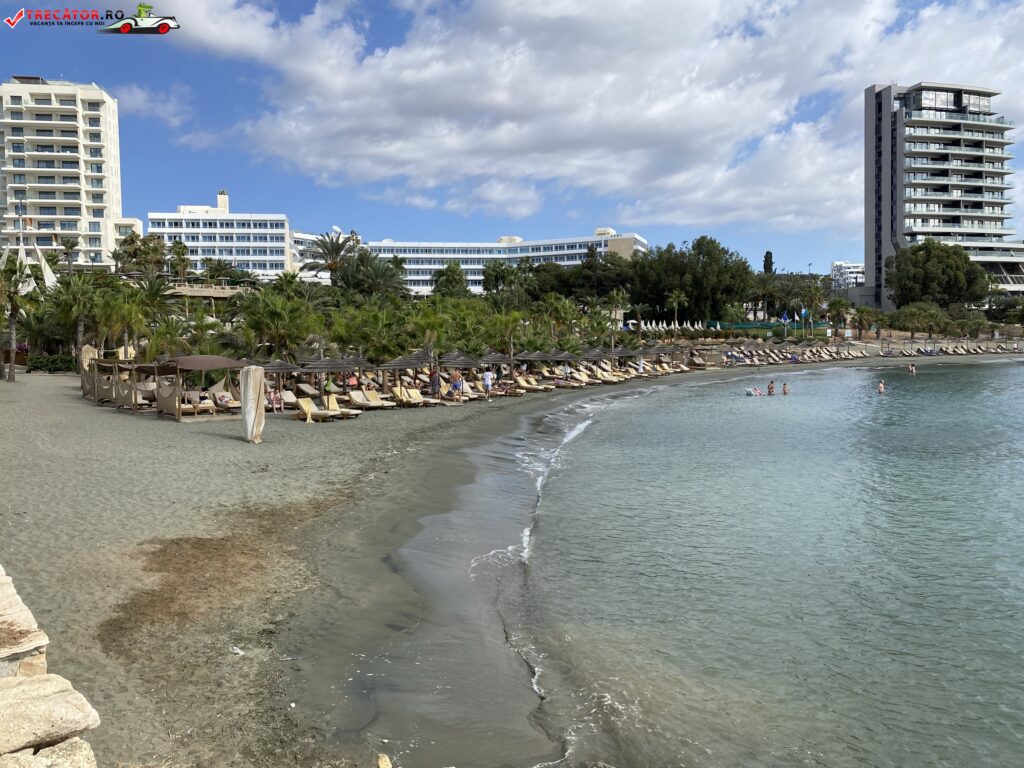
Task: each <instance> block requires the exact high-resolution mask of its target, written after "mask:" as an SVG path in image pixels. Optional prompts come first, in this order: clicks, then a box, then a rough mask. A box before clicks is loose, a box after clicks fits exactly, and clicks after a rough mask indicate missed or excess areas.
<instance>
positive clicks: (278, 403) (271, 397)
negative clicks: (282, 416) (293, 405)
mask: <svg viewBox="0 0 1024 768" xmlns="http://www.w3.org/2000/svg"><path fill="white" fill-rule="evenodd" d="M263 389H264V394H265V395H266V396H267V402H268V403H270V412H271V413H276V412H277V411H281V413H284V398H282V397H281V393H280V392H278V391H277V390H276V389H271V388H270V387H268V386H266V385H264V387H263Z"/></svg>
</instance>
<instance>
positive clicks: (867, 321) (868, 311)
mask: <svg viewBox="0 0 1024 768" xmlns="http://www.w3.org/2000/svg"><path fill="white" fill-rule="evenodd" d="M878 316H879V312H878V310H877V309H875V308H874V307H855V308H854V310H853V327H854V328H856V329H857V341H860V340H861V339H863V338H864V331H867V330H869V329H870V328H871V326H872V325H874V324H875V323H877V322H878V319H879V318H878Z"/></svg>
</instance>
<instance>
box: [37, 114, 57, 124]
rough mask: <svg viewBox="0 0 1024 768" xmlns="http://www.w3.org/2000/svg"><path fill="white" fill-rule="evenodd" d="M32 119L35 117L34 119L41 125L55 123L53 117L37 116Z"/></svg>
mask: <svg viewBox="0 0 1024 768" xmlns="http://www.w3.org/2000/svg"><path fill="white" fill-rule="evenodd" d="M32 117H33V119H35V120H37V121H38V122H40V123H52V122H53V115H43V114H35V115H33V116H32Z"/></svg>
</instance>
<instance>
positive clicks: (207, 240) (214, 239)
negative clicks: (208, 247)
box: [203, 235, 217, 243]
mask: <svg viewBox="0 0 1024 768" xmlns="http://www.w3.org/2000/svg"><path fill="white" fill-rule="evenodd" d="M203 242H204V243H216V242H217V236H216V235H203Z"/></svg>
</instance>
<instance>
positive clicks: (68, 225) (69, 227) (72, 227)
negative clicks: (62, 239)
mask: <svg viewBox="0 0 1024 768" xmlns="http://www.w3.org/2000/svg"><path fill="white" fill-rule="evenodd" d="M60 228H61V231H62V232H75V231H76V230H77V229H78V225H77V224H76V223H75V222H73V221H62V222H61V223H60Z"/></svg>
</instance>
